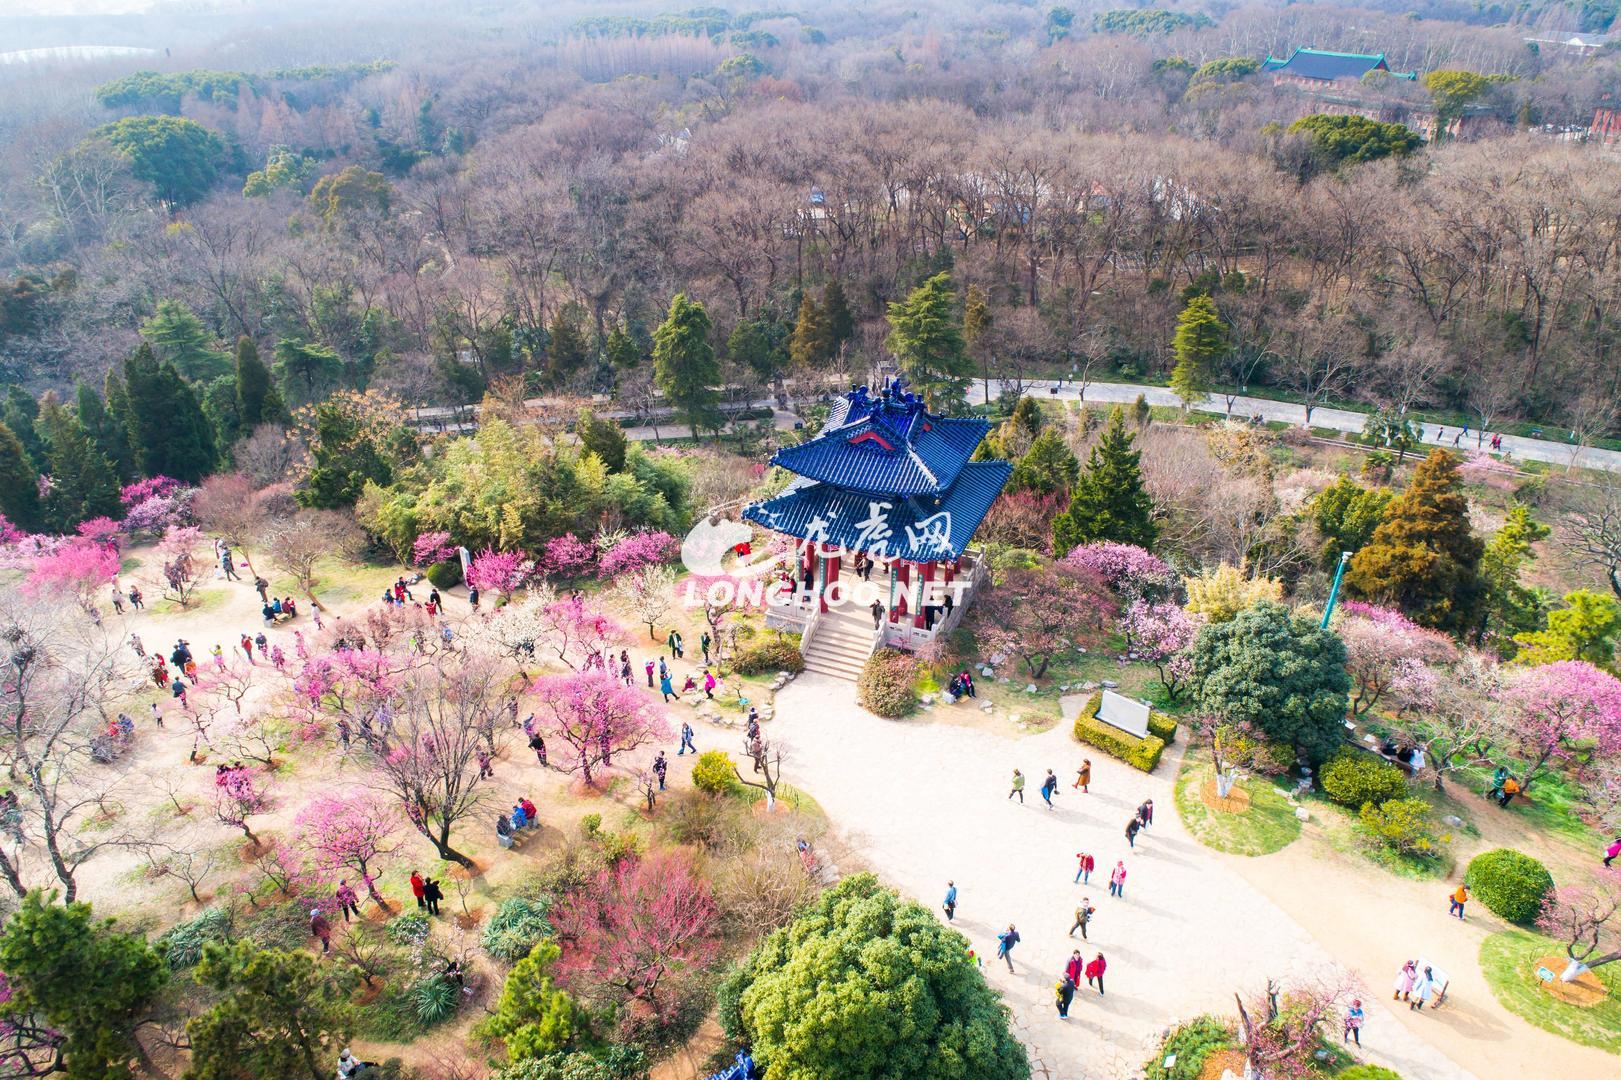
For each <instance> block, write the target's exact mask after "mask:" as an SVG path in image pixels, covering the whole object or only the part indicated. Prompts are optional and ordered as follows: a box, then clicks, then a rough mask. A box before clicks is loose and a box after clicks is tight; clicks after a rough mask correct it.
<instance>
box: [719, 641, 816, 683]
mask: <svg viewBox="0 0 1621 1080" xmlns="http://www.w3.org/2000/svg"><path fill="white" fill-rule="evenodd" d="M732 669H733V670H734V671H736V672H737V673H738V674H739V675H764V674H765V673H766V672H769V671H791V672H793V673H794V674H795V675H797V674H799V673H800V672H801V671H804V670H805V657H804V655H803V654H801V653H800V651H799V639H798V638H786V637H776V636H773V637H771V638H769V639H768V640H766V641H761V642H758V643H756V644H754V645H750V646H748V647H747V648H745V649H744V650H743V651H742V652H740V653H738V654H737V659H736V660H735V661H734V662H733V664H732Z"/></svg>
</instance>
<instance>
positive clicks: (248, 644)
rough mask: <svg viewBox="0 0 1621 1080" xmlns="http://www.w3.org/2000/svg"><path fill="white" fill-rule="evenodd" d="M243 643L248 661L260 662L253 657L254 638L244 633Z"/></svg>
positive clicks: (252, 662) (243, 650)
mask: <svg viewBox="0 0 1621 1080" xmlns="http://www.w3.org/2000/svg"><path fill="white" fill-rule="evenodd" d="M241 644H242V654H243V655H244V656H246V657H247V658H248V663H250V664H256V663H258V661H256V660H255V659H254V658H253V639H252V638H250V637H249V636H248V635H246V634H243V635H242V642H241Z"/></svg>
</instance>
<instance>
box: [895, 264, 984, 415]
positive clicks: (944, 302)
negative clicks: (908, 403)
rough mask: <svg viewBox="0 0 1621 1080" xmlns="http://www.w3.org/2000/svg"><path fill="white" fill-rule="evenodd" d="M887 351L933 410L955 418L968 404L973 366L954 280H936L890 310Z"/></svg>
mask: <svg viewBox="0 0 1621 1080" xmlns="http://www.w3.org/2000/svg"><path fill="white" fill-rule="evenodd" d="M885 346H886V347H887V348H888V349H889V351H890V352H892V353H894V354H895V358H896V360H898V361H899V362H900V366H901V370H902V371H904V372H905V373H906V376H907V378H909V379H910V380H911V381H912V387H913V389H914V390H916V391H917V392H918V393H920V394H922V395H923V399H924V400H925V401H926V402H928V405H929V408H930V409H932V410H934V411H935V412H951V411H953V410H956V409H959V408H961V407H962V406H963V405H964V404H966V401H967V396H968V381H969V379H970V378H971V377H972V375H973V366H972V363H971V362H970V360H969V358H968V349H967V346H966V345H965V344H964V343H963V334H962V323H961V321H960V319H959V318H958V316H957V312H956V294H955V292H954V291H953V290H952V288H951V276H950V275H949V274H946V273H939V274H936V275H934V276H933V277H931V278H930V279H929V280H927V281H925V282H924V283H923V284H922V285H919V286H918V287H917V288H916V289H914V290H912V294H911V295H910V296H908V297H907V298H906V299H905V300H901V301H897V302H894V303H891V304H890V305H889V338H888V339H887V340H886V342H885Z"/></svg>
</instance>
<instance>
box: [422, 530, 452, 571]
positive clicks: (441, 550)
mask: <svg viewBox="0 0 1621 1080" xmlns="http://www.w3.org/2000/svg"><path fill="white" fill-rule="evenodd" d="M455 557H456V545H454V544H452V543H451V542H450V534H449V533H448V532H445V531H444V530H442V529H440V530H435V531H434V532H425V533H423V534H422V535H420V536H418V537H417V538H416V540H415V541H413V542H412V544H411V564H412V565H413V566H432V565H433V564H434V563H441V562H445V561H446V560H449V559H453V558H455Z"/></svg>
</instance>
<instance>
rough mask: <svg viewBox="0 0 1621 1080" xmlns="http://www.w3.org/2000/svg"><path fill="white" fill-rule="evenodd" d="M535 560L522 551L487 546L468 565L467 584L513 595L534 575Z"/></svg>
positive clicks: (486, 590)
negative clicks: (498, 549)
mask: <svg viewBox="0 0 1621 1080" xmlns="http://www.w3.org/2000/svg"><path fill="white" fill-rule="evenodd" d="M534 573H535V562H534V560H533V559H531V558H529V557H528V556H527V555H525V554H524V553H523V552H521V551H494V550H492V549H490V548H485V549H484V550H483V551H481V552H479V553H478V554H477V555H475V556H473V560H472V562H471V563H469V564H468V567H467V584H468V586H469V587H470V588H475V589H481V590H483V591H485V592H500V593H506V594H507V595H509V596H510V595H511V594H512V593H514V592H516V591H517V590H519V589H521V588H523V586H524V584H525V583H526V582H527V581H528V580H529V579H530V578H531V577H532V576H533V575H534Z"/></svg>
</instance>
